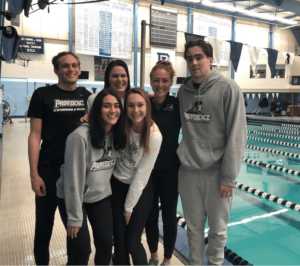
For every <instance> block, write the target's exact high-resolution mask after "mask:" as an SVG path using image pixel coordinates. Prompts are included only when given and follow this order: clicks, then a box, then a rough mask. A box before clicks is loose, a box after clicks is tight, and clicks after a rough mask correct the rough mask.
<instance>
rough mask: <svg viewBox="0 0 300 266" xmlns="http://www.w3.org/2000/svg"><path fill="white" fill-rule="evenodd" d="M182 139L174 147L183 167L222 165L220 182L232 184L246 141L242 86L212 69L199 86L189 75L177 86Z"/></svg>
mask: <svg viewBox="0 0 300 266" xmlns="http://www.w3.org/2000/svg"><path fill="white" fill-rule="evenodd" d="M177 95H178V98H179V103H180V118H181V125H182V135H183V138H182V141H181V143H180V145H179V148H178V150H177V154H178V157H179V159H180V161H181V165H182V167H183V168H185V169H187V170H189V171H199V170H204V169H209V168H212V167H214V168H217V167H219V168H221V177H220V178H221V179H220V183H222V184H224V185H228V186H234V184H235V180H236V177H237V175H238V173H239V170H240V167H241V164H242V158H243V155H244V150H245V146H246V141H247V126H246V114H245V106H244V98H243V94H242V91H241V89H240V88H239V86H238V85H237V84H236V82H235V81H234V80H231V79H227V78H225V77H223V75H222V74H221V73H219V72H218V71H216V70H215V69H212V71H211V73H210V74H209V76H208V77H207V78H206V79H205V80H204V81H203V83H202V84H201V85H200V87H199V88H198V89H195V88H194V86H193V81H192V78H191V77H188V78H186V79H185V80H184V82H183V84H182V85H181V87H180V88H179V90H178V94H177Z"/></svg>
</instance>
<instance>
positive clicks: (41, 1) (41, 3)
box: [38, 0, 48, 9]
mask: <svg viewBox="0 0 300 266" xmlns="http://www.w3.org/2000/svg"><path fill="white" fill-rule="evenodd" d="M47 2H48V0H39V1H38V6H39V8H40V9H45V8H46V6H47V5H48V4H47Z"/></svg>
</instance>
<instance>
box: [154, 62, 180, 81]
mask: <svg viewBox="0 0 300 266" xmlns="http://www.w3.org/2000/svg"><path fill="white" fill-rule="evenodd" d="M157 69H164V70H166V71H168V72H169V73H170V78H171V80H173V78H174V76H175V70H174V68H173V65H172V63H171V62H170V61H164V60H159V61H157V63H156V65H155V66H154V67H153V68H152V70H151V72H150V79H152V76H153V73H154V72H155V71H156V70H157Z"/></svg>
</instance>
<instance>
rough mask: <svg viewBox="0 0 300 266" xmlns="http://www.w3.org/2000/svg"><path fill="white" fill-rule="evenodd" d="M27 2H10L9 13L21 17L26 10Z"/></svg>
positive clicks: (9, 0) (12, 0) (16, 0)
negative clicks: (24, 9) (25, 3)
mask: <svg viewBox="0 0 300 266" xmlns="http://www.w3.org/2000/svg"><path fill="white" fill-rule="evenodd" d="M24 2H25V0H8V11H9V13H12V14H14V15H20V14H21V13H22V11H23V8H24Z"/></svg>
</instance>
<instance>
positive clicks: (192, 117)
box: [184, 101, 211, 123]
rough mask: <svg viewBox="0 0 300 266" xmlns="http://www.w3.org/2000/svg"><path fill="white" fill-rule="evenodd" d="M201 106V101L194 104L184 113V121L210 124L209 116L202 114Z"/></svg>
mask: <svg viewBox="0 0 300 266" xmlns="http://www.w3.org/2000/svg"><path fill="white" fill-rule="evenodd" d="M202 105H203V102H201V101H196V102H194V103H193V107H192V109H190V110H189V111H186V112H184V118H185V120H186V121H189V122H194V123H210V120H211V115H205V114H203V113H202Z"/></svg>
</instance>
